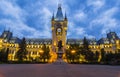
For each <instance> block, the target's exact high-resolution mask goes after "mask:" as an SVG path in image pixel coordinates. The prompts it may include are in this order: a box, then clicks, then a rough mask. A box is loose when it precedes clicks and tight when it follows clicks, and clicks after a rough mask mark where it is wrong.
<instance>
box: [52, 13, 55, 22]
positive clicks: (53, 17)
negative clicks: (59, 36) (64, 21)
mask: <svg viewBox="0 0 120 77" xmlns="http://www.w3.org/2000/svg"><path fill="white" fill-rule="evenodd" d="M54 19H55V17H54V13H53V16H52V21H53V20H54Z"/></svg>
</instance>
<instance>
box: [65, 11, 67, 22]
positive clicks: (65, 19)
mask: <svg viewBox="0 0 120 77" xmlns="http://www.w3.org/2000/svg"><path fill="white" fill-rule="evenodd" d="M65 20H67V14H66V12H65Z"/></svg>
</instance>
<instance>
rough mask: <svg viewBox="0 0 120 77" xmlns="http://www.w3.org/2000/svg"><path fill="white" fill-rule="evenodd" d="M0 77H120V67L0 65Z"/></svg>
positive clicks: (58, 64) (59, 64)
mask: <svg viewBox="0 0 120 77" xmlns="http://www.w3.org/2000/svg"><path fill="white" fill-rule="evenodd" d="M0 77H120V66H104V65H77V64H76V65H74V64H66V63H53V64H0Z"/></svg>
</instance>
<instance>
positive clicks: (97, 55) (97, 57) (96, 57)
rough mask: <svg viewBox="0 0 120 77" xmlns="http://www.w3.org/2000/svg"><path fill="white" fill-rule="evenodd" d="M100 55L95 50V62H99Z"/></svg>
mask: <svg viewBox="0 0 120 77" xmlns="http://www.w3.org/2000/svg"><path fill="white" fill-rule="evenodd" d="M99 55H100V54H99V52H98V51H96V52H95V62H98V59H99Z"/></svg>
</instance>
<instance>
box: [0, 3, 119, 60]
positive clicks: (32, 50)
mask: <svg viewBox="0 0 120 77" xmlns="http://www.w3.org/2000/svg"><path fill="white" fill-rule="evenodd" d="M67 25H68V20H67V16H66V14H65V16H63V13H62V8H61V5H60V4H59V6H58V11H57V14H56V16H54V14H53V17H52V19H51V29H52V39H34V38H33V39H29V38H26V44H27V47H26V49H27V51H28V55H27V57H28V59H27V60H29V57H32V58H33V59H36V58H38V57H39V56H40V55H39V53H41V52H42V51H43V50H42V47H43V45H46V46H47V47H49V49H50V54H51V56H52V60H55V59H56V57H57V54H56V53H58V52H59V51H58V46H59V43H60V42H61V45H62V50H61V51H62V53H64V51H65V49H67V48H69V46H70V44H78V45H79V46H82V45H83V39H67V37H66V35H67V27H68V26H67ZM20 42H21V39H19V38H17V37H13V34H12V32H10V31H3V33H2V34H1V36H0V49H5V50H7V49H8V48H9V55H8V60H11V61H15V60H17V59H16V58H15V54H16V52H17V51H18V50H19V44H20ZM88 42H89V48H90V49H91V50H92V51H93V52H96V51H99V52H100V50H101V49H102V48H104V50H105V51H106V52H108V53H109V52H112V53H115V52H116V51H117V50H118V49H120V39H119V37H118V36H117V34H116V33H115V32H109V33H108V34H107V37H106V38H101V39H100V40H96V39H88ZM43 52H44V51H43Z"/></svg>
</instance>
